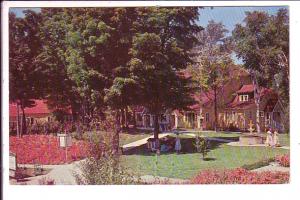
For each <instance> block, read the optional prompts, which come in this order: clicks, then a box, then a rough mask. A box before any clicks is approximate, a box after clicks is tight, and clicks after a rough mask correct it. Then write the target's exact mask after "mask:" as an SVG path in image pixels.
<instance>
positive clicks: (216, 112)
mask: <svg viewBox="0 0 300 200" xmlns="http://www.w3.org/2000/svg"><path fill="white" fill-rule="evenodd" d="M217 107H218V102H217V88H216V87H215V88H214V111H215V131H216V132H217V131H218V110H217Z"/></svg>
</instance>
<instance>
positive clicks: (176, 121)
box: [175, 114, 178, 128]
mask: <svg viewBox="0 0 300 200" xmlns="http://www.w3.org/2000/svg"><path fill="white" fill-rule="evenodd" d="M175 128H178V115H176V114H175Z"/></svg>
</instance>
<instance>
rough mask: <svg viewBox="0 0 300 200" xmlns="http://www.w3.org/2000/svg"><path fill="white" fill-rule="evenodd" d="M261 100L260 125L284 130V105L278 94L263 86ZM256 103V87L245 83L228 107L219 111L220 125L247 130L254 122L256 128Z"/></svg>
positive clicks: (265, 127) (264, 128)
mask: <svg viewBox="0 0 300 200" xmlns="http://www.w3.org/2000/svg"><path fill="white" fill-rule="evenodd" d="M260 95H261V102H260V108H259V110H260V112H259V116H260V127H261V130H263V131H264V130H266V129H267V128H269V127H271V128H276V129H278V130H279V131H283V130H284V126H283V119H282V118H283V113H284V107H283V106H282V104H281V102H280V100H279V98H278V95H277V94H276V93H275V92H274V91H273V90H271V89H267V88H261V94H260ZM256 110H257V108H256V104H255V101H254V87H253V85H252V84H248V85H243V86H242V87H241V88H240V89H239V90H237V92H236V93H235V97H234V99H233V101H232V102H230V103H229V104H228V105H227V106H226V108H225V109H224V110H223V111H222V112H220V113H219V122H220V127H221V128H222V129H224V130H226V129H237V130H243V131H246V130H248V129H249V124H250V122H252V123H253V124H254V126H253V128H256Z"/></svg>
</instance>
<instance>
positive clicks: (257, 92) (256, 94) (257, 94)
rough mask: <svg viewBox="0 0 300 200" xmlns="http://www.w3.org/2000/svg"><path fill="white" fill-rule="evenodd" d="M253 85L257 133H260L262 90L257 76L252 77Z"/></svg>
mask: <svg viewBox="0 0 300 200" xmlns="http://www.w3.org/2000/svg"><path fill="white" fill-rule="evenodd" d="M252 79H253V80H252V84H253V88H254V101H255V105H256V132H257V133H260V132H261V130H260V116H259V111H260V110H259V107H260V89H259V86H258V83H257V78H256V76H255V75H252Z"/></svg>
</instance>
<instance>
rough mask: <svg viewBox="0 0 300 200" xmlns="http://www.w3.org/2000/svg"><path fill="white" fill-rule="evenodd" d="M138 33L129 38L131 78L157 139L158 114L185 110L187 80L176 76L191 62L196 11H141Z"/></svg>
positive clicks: (188, 94)
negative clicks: (150, 114)
mask: <svg viewBox="0 0 300 200" xmlns="http://www.w3.org/2000/svg"><path fill="white" fill-rule="evenodd" d="M138 12H139V16H140V17H139V19H138V23H137V24H138V26H139V27H138V30H139V31H138V33H136V35H135V37H134V39H133V47H132V49H131V55H132V59H131V61H130V62H129V65H130V70H131V73H132V77H133V78H134V80H136V81H137V83H138V85H139V87H140V96H141V102H140V104H141V105H143V106H145V107H146V108H148V110H149V111H150V112H151V113H152V114H153V115H154V138H155V139H157V140H158V134H159V124H158V122H159V115H160V114H163V113H164V112H165V111H166V110H167V109H183V108H188V106H189V105H191V104H192V103H194V100H193V99H192V98H191V92H192V91H193V88H192V87H191V80H190V79H187V78H186V77H184V76H182V75H180V73H179V71H181V70H185V69H186V67H187V66H188V65H189V64H190V63H192V60H191V58H190V54H189V51H190V50H191V49H192V47H193V46H194V45H195V44H196V42H197V39H196V37H195V34H196V33H197V32H198V31H200V30H201V27H199V26H198V25H197V24H196V20H197V19H198V8H141V9H139V10H138Z"/></svg>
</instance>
